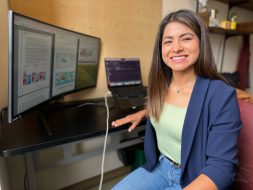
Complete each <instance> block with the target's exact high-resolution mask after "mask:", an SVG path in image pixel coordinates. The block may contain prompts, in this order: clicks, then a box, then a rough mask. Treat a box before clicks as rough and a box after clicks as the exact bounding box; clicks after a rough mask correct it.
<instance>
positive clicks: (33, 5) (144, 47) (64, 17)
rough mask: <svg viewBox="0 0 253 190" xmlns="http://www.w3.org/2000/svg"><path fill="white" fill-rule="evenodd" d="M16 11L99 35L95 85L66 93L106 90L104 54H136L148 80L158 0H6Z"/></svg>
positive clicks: (159, 16)
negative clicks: (99, 53) (99, 56)
mask: <svg viewBox="0 0 253 190" xmlns="http://www.w3.org/2000/svg"><path fill="white" fill-rule="evenodd" d="M9 5H10V8H11V9H12V10H14V11H17V12H19V13H22V14H25V15H27V16H31V17H34V18H37V19H39V20H42V21H45V22H48V23H51V24H55V25H57V26H60V27H64V28H67V29H71V30H74V31H77V32H81V33H85V34H89V35H93V36H97V37H100V38H101V42H102V48H101V58H100V63H99V64H100V66H99V76H98V85H97V87H96V88H93V89H89V90H83V91H82V92H78V93H76V94H72V95H69V96H67V97H66V100H70V99H83V98H91V97H102V96H103V95H104V93H105V92H106V91H107V85H106V77H105V69H104V61H103V60H104V58H105V57H139V58H140V59H141V69H142V77H143V81H144V84H147V78H148V72H149V67H150V62H151V57H152V51H153V45H154V40H155V35H156V32H157V29H158V25H159V23H160V21H161V19H162V1H161V0H159V1H158V0H148V1H147V0H73V1H69V0H43V1H31V0H9Z"/></svg>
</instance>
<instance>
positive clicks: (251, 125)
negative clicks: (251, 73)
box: [233, 100, 253, 190]
mask: <svg viewBox="0 0 253 190" xmlns="http://www.w3.org/2000/svg"><path fill="white" fill-rule="evenodd" d="M239 106H240V113H241V119H242V123H243V128H242V129H241V132H240V136H239V140H238V150H239V152H238V160H239V165H238V168H237V174H236V177H235V181H234V184H233V189H234V190H235V189H236V190H252V189H253V148H252V147H253V104H251V103H248V102H246V101H243V100H239Z"/></svg>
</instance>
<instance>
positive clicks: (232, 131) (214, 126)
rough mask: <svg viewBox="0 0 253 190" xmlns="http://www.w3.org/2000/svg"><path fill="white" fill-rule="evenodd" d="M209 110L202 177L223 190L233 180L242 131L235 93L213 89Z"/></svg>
mask: <svg viewBox="0 0 253 190" xmlns="http://www.w3.org/2000/svg"><path fill="white" fill-rule="evenodd" d="M210 108H211V109H210V115H209V116H210V121H211V122H210V125H209V126H208V130H209V135H208V140H207V149H206V162H205V163H206V166H205V167H204V168H203V170H202V173H203V174H205V175H207V176H208V177H210V178H211V179H212V180H213V182H214V183H215V184H216V185H217V187H218V189H225V188H226V187H227V186H228V185H229V184H231V183H232V182H233V178H234V176H235V169H236V165H237V158H236V157H237V139H238V136H239V131H240V128H241V127H242V124H241V119H240V111H239V106H238V102H237V97H236V92H235V89H233V88H231V87H229V86H227V85H221V86H219V87H218V88H216V89H214V93H213V95H212V98H211V101H210Z"/></svg>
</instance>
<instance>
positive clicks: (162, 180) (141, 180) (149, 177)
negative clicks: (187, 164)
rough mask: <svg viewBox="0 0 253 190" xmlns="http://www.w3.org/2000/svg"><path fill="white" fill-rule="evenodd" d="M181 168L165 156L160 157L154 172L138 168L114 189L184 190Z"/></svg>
mask: <svg viewBox="0 0 253 190" xmlns="http://www.w3.org/2000/svg"><path fill="white" fill-rule="evenodd" d="M180 176H181V168H177V167H175V166H174V165H173V164H172V163H171V162H170V161H169V160H168V159H167V158H166V157H165V156H163V155H161V156H160V157H159V163H158V164H157V166H156V167H155V169H154V170H153V171H152V172H148V171H147V170H145V169H144V168H142V167H139V168H137V169H136V170H134V171H133V172H131V173H130V174H129V175H127V176H126V177H125V178H124V179H123V180H121V181H120V182H119V183H118V184H116V185H115V186H114V187H113V188H112V190H130V189H131V190H149V189H150V190H182V188H181V186H180Z"/></svg>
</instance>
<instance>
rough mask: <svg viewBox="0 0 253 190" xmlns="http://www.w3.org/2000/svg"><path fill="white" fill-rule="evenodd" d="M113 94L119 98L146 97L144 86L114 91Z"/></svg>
mask: <svg viewBox="0 0 253 190" xmlns="http://www.w3.org/2000/svg"><path fill="white" fill-rule="evenodd" d="M114 93H115V94H117V95H118V96H119V97H121V98H124V97H146V96H147V88H146V87H144V86H133V87H124V88H118V89H114Z"/></svg>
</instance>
